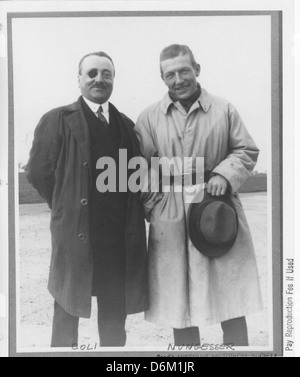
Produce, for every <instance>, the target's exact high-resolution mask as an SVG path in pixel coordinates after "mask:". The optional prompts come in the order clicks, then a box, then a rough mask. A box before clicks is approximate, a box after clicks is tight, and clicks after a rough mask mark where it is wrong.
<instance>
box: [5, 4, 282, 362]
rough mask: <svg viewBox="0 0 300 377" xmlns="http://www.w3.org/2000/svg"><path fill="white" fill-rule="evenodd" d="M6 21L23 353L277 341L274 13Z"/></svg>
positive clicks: (278, 344)
mask: <svg viewBox="0 0 300 377" xmlns="http://www.w3.org/2000/svg"><path fill="white" fill-rule="evenodd" d="M178 25H180V27H179V26H178ZM9 31H10V34H9V39H8V42H9V43H10V50H9V51H10V56H9V59H10V60H9V64H10V65H11V70H10V77H9V84H10V86H9V90H10V100H11V106H10V125H11V127H10V140H9V142H10V146H11V148H14V151H15V153H14V157H13V158H12V157H11V158H10V162H9V163H10V168H11V169H12V170H13V171H14V173H12V174H11V179H12V180H13V182H14V187H15V190H14V192H12V193H11V194H10V200H11V201H13V203H14V209H15V211H14V216H11V218H10V224H11V227H10V228H11V232H14V234H15V244H14V245H13V250H10V258H11V266H13V270H12V269H11V270H10V274H12V276H13V281H14V285H13V286H12V288H11V296H10V297H11V300H12V298H13V301H14V302H15V305H13V306H12V307H11V311H10V313H11V319H12V321H11V326H12V327H13V329H14V332H15V334H16V339H15V340H14V341H12V342H11V346H12V347H13V348H12V349H13V350H14V352H15V353H16V354H19V353H20V354H33V353H37V354H41V353H45V354H52V353H57V352H62V353H63V352H66V353H68V354H69V353H70V354H71V355H72V354H74V355H76V354H77V352H95V353H101V352H109V353H112V354H117V353H118V352H124V351H125V352H128V356H129V355H130V352H145V353H147V354H153V355H155V354H156V355H157V353H158V352H159V353H160V354H164V353H166V354H170V353H172V352H182V353H183V352H187V351H188V352H189V353H191V352H193V353H195V354H198V353H199V356H201V355H207V354H209V353H214V352H224V353H226V352H228V351H229V352H232V353H237V354H239V353H244V354H250V353H251V354H253V355H254V354H256V353H266V354H270V355H272V354H280V352H283V351H282V344H283V341H282V335H281V334H282V318H280V317H279V316H278V313H279V312H280V308H281V302H282V290H281V289H280V287H281V286H282V276H281V274H282V273H281V270H282V268H283V267H282V266H283V260H282V249H281V247H282V246H281V243H280V239H281V236H282V234H281V221H282V219H281V213H282V208H281V207H280V203H281V196H282V190H281V183H280V180H281V176H282V154H281V153H282V151H281V147H280V143H281V140H280V135H281V130H282V120H281V117H280V111H281V110H280V109H281V108H282V99H281V98H282V96H281V94H280V93H281V92H282V83H281V74H280V72H281V64H282V62H281V59H282V56H281V39H280V38H281V34H280V33H281V13H280V12H267V11H266V12H259V11H257V12H253V11H252V12H247V11H243V12H238V13H237V12H231V11H228V12H226V11H224V12H213V11H212V12H201V11H199V12H197V11H195V12H183V11H178V12H159V11H157V12H151V13H148V12H146V11H144V12H119V13H116V12H89V13H81V12H78V13H77V12H72V13H70V14H68V13H66V12H65V13H61V14H60V13H59V12H57V13H51V14H48V13H46V12H45V13H38V14H35V13H25V14H22V13H14V14H11V15H10V16H9ZM74 41H76V43H74ZM196 160H197V161H201V164H199V166H201V168H198V165H197V164H196ZM14 193H18V194H14ZM191 197H192V199H191ZM11 208H12V207H11ZM278 260H280V264H278V263H277V262H278ZM274 329H275V330H276V333H275V332H274Z"/></svg>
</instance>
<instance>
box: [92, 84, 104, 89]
mask: <svg viewBox="0 0 300 377" xmlns="http://www.w3.org/2000/svg"><path fill="white" fill-rule="evenodd" d="M93 88H96V89H107V88H108V86H107V85H106V84H95V85H92V89H93Z"/></svg>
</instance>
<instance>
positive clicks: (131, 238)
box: [26, 99, 148, 318]
mask: <svg viewBox="0 0 300 377" xmlns="http://www.w3.org/2000/svg"><path fill="white" fill-rule="evenodd" d="M110 112H113V114H114V116H115V118H116V119H117V121H118V122H119V125H120V127H121V130H122V132H124V133H126V135H127V137H128V138H129V140H130V143H131V150H132V154H133V155H134V156H137V155H139V154H140V150H139V145H138V141H137V138H136V136H135V134H134V132H133V124H132V122H131V121H130V120H129V119H128V118H127V117H125V116H124V115H123V114H121V113H119V112H118V110H117V109H116V108H115V107H114V106H113V105H111V104H110ZM90 148H91V145H90V138H89V130H88V125H87V121H86V119H85V116H84V113H83V110H82V105H81V99H79V100H78V102H76V103H74V104H72V105H70V106H65V107H62V108H59V109H55V110H52V111H50V112H49V113H47V114H46V115H44V116H43V118H42V119H41V121H40V123H39V125H38V127H37V129H36V131H35V138H34V142H33V146H32V150H31V154H30V160H29V162H28V164H27V168H26V170H27V177H28V179H29V181H30V182H31V184H32V185H33V186H34V187H35V188H36V189H37V190H38V192H39V193H40V195H41V196H42V197H43V198H44V199H45V200H47V203H48V205H49V207H50V208H51V209H52V214H51V233H52V258H51V267H50V278H49V291H50V293H51V294H52V295H53V297H54V298H55V300H56V301H57V302H58V303H59V304H60V305H61V306H62V307H63V308H64V310H65V311H66V312H68V313H69V314H71V315H73V316H75V317H84V318H89V317H90V315H91V295H92V274H93V253H92V250H91V240H90V233H89V206H88V205H86V203H89V200H90V192H91V184H92V179H91V175H92V172H91V153H90V152H91V149H90ZM140 203H141V202H140V194H139V193H137V194H132V193H129V194H128V204H127V208H128V211H127V221H126V230H125V249H126V307H127V313H128V314H133V313H138V312H142V311H144V310H145V309H147V307H148V299H147V250H146V230H145V222H144V213H143V208H142V206H141V204H140Z"/></svg>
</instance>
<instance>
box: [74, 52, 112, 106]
mask: <svg viewBox="0 0 300 377" xmlns="http://www.w3.org/2000/svg"><path fill="white" fill-rule="evenodd" d="M114 76H115V71H114V67H113V64H112V62H111V61H110V60H109V59H108V58H106V57H102V56H89V57H87V58H86V59H85V60H84V61H83V63H82V67H81V72H80V73H79V76H78V83H79V88H80V90H81V93H82V95H83V96H84V97H86V98H87V99H88V100H90V101H92V102H94V103H98V104H102V103H105V102H107V101H108V99H109V98H110V96H111V93H112V91H113V86H114Z"/></svg>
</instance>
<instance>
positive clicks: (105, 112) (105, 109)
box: [83, 96, 109, 124]
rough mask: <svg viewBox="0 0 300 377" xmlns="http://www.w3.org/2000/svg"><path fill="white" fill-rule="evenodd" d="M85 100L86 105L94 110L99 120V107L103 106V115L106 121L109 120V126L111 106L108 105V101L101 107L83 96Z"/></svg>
mask: <svg viewBox="0 0 300 377" xmlns="http://www.w3.org/2000/svg"><path fill="white" fill-rule="evenodd" d="M83 99H84V101H85V102H86V104H87V105H88V107H89V108H90V109H91V110H92V112H93V113H94V114H95V115H96V117H97V118H98V110H99V107H100V106H102V109H103V113H102V114H103V115H104V117H105V119H106V120H107V123H108V124H109V105H108V101H107V102H105V103H103V104H102V105H99V104H98V103H95V102H92V101H90V100H88V99H87V98H85V97H84V96H83Z"/></svg>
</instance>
